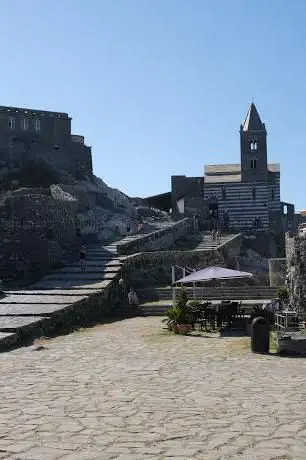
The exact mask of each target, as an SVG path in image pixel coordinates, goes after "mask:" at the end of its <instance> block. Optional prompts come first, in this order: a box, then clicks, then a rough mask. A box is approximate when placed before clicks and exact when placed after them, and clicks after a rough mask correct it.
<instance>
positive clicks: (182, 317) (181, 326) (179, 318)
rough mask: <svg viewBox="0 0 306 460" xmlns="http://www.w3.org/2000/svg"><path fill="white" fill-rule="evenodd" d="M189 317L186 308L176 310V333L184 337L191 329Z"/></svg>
mask: <svg viewBox="0 0 306 460" xmlns="http://www.w3.org/2000/svg"><path fill="white" fill-rule="evenodd" d="M190 320H191V316H190V312H189V311H188V308H187V306H185V307H177V310H176V318H175V322H176V326H177V329H178V333H179V334H182V335H185V334H187V332H189V331H190V329H191V324H190Z"/></svg>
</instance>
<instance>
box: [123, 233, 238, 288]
mask: <svg viewBox="0 0 306 460" xmlns="http://www.w3.org/2000/svg"><path fill="white" fill-rule="evenodd" d="M241 243H242V235H236V236H235V237H233V238H232V239H231V240H229V241H228V242H227V243H225V244H224V245H222V246H221V247H220V248H219V250H218V251H217V250H212V251H192V250H191V251H156V252H142V253H138V254H133V255H130V256H129V257H127V259H126V262H125V265H124V273H125V275H126V277H127V279H128V282H129V283H130V284H132V285H134V286H135V285H136V284H139V285H141V286H142V287H143V286H144V285H153V284H157V285H167V284H170V283H171V281H172V279H171V274H172V266H173V265H176V266H179V267H182V268H183V267H189V268H192V269H196V270H200V269H202V268H206V267H209V266H213V265H218V266H224V267H230V268H234V269H235V268H237V267H236V256H237V255H238V254H239V253H240V246H241ZM239 284H241V280H239Z"/></svg>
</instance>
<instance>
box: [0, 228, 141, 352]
mask: <svg viewBox="0 0 306 460" xmlns="http://www.w3.org/2000/svg"><path fill="white" fill-rule="evenodd" d="M142 235H143V232H142V233H141V234H134V235H128V236H126V237H124V238H122V239H120V240H118V241H115V242H113V243H110V244H108V245H105V246H103V245H102V244H101V243H92V244H90V245H88V260H87V264H86V269H85V271H83V270H81V267H80V263H79V261H75V262H72V263H70V264H68V265H66V266H65V267H63V268H60V269H57V270H52V271H50V272H49V273H47V274H46V275H45V276H44V277H43V278H42V279H41V280H39V281H38V282H36V283H35V284H33V285H32V286H30V287H29V288H26V289H22V290H8V291H4V292H3V295H2V297H1V296H0V346H1V347H3V346H4V347H5V346H10V345H13V344H15V343H16V342H18V341H19V340H20V339H21V337H27V336H31V337H33V336H35V335H37V336H39V335H41V333H42V332H43V331H44V330H49V329H48V327H49V326H48V324H51V325H52V324H55V323H56V324H57V325H61V320H62V318H64V316H65V315H66V313H67V312H71V311H72V310H73V309H74V310H77V311H78V312H80V314H83V316H86V312H88V311H90V309H91V310H92V311H93V310H99V308H100V303H99V302H103V301H104V302H105V297H103V292H108V291H106V289H109V288H110V286H111V285H113V284H112V281H114V280H115V279H119V278H120V272H121V268H122V264H123V262H124V260H125V256H120V255H119V254H118V251H117V247H118V245H120V244H124V243H127V242H130V241H133V240H135V239H137V238H140V237H141V236H142ZM102 297H103V300H101V298H102ZM107 302H108V300H106V303H107ZM108 304H110V305H109V309H110V310H111V309H112V307H113V305H112V304H111V301H110V302H108ZM87 308H88V309H87ZM52 322H53V323H52ZM52 327H53V326H52ZM52 327H51V328H52Z"/></svg>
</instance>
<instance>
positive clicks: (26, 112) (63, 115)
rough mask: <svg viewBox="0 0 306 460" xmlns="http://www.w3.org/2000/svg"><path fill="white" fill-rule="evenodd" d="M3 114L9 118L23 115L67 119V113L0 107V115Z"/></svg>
mask: <svg viewBox="0 0 306 460" xmlns="http://www.w3.org/2000/svg"><path fill="white" fill-rule="evenodd" d="M3 113H4V114H5V115H9V116H14V115H15V114H18V113H20V114H23V115H34V116H44V115H45V116H48V117H54V118H68V113H64V112H53V111H50V110H36V109H29V108H28V109H27V108H21V107H7V106H3V105H1V106H0V114H3Z"/></svg>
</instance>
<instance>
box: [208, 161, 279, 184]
mask: <svg viewBox="0 0 306 460" xmlns="http://www.w3.org/2000/svg"><path fill="white" fill-rule="evenodd" d="M204 170H205V183H207V184H211V183H220V182H240V181H241V165H240V164H239V163H236V164H228V165H226V164H225V165H205V167H204ZM268 171H269V172H271V173H279V172H280V164H279V163H269V164H268Z"/></svg>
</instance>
